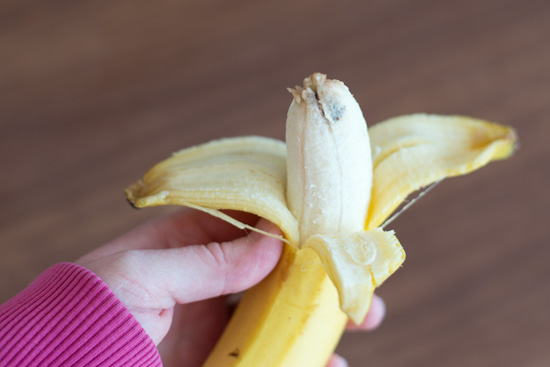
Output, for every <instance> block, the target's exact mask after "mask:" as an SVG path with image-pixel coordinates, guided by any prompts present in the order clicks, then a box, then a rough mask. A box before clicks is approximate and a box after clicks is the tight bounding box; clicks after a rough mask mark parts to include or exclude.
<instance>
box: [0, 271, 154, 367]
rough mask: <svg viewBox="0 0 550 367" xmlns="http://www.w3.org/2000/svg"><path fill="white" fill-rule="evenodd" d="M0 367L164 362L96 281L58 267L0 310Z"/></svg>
mask: <svg viewBox="0 0 550 367" xmlns="http://www.w3.org/2000/svg"><path fill="white" fill-rule="evenodd" d="M0 366H3V367H8V366H18V367H27V366H51V367H57V366H87V367H95V366H101V367H110V366H112V367H115V366H116V367H119V366H132V367H133V366H136V367H138V366H139V367H152V366H155V367H158V366H162V362H161V361H160V357H159V355H158V352H157V349H156V347H155V345H154V344H153V342H152V341H151V339H150V338H149V336H148V335H147V334H146V333H145V331H144V330H143V328H142V327H141V326H140V325H139V323H138V322H137V321H136V320H135V319H134V317H133V316H132V315H131V314H130V312H129V311H128V310H127V309H126V308H125V307H124V306H123V305H122V303H121V302H120V301H119V300H118V298H117V297H116V296H115V295H114V294H113V293H112V292H111V290H110V289H109V288H108V287H107V285H106V284H105V283H103V281H102V280H101V279H100V278H99V277H98V276H96V275H95V274H94V273H92V272H91V271H89V270H88V269H86V268H84V267H82V266H80V265H76V264H71V263H61V264H57V265H55V266H53V267H51V268H50V269H48V270H46V271H45V272H44V273H42V274H41V275H40V276H39V277H38V278H37V279H36V280H35V281H34V282H33V283H32V284H31V285H30V286H28V287H27V288H26V289H25V290H23V291H22V292H21V293H19V294H18V295H17V296H15V297H14V298H12V299H10V300H9V301H8V302H6V303H5V304H3V305H1V306H0Z"/></svg>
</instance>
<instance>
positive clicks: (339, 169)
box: [286, 73, 372, 243]
mask: <svg viewBox="0 0 550 367" xmlns="http://www.w3.org/2000/svg"><path fill="white" fill-rule="evenodd" d="M290 91H291V93H292V94H293V96H294V99H293V101H292V103H291V105H290V108H289V110H288V117H287V123H286V146H287V151H288V156H287V172H288V177H287V182H288V183H287V199H288V205H289V208H290V210H291V211H292V213H293V214H294V216H295V217H296V219H297V220H298V224H299V230H300V239H301V242H302V243H303V242H305V241H307V240H308V238H309V237H310V236H312V235H316V234H326V233H353V232H357V231H361V230H363V226H364V223H365V219H366V216H367V210H368V207H369V201H370V193H371V186H372V160H371V156H370V143H369V135H368V134H367V124H366V122H365V119H364V118H363V114H362V112H361V108H360V107H359V105H358V104H357V102H356V101H355V98H353V96H352V95H351V93H350V92H349V90H348V88H347V87H346V86H345V85H344V83H342V82H340V81H338V80H327V79H326V76H325V75H323V74H318V73H316V74H313V75H311V76H310V77H309V78H306V79H305V80H304V86H303V87H296V88H295V89H292V90H290Z"/></svg>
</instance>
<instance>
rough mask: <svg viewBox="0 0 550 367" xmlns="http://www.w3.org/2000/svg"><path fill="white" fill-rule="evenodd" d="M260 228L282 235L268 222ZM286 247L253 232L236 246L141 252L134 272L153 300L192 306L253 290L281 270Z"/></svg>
mask: <svg viewBox="0 0 550 367" xmlns="http://www.w3.org/2000/svg"><path fill="white" fill-rule="evenodd" d="M257 228H258V229H261V230H263V231H266V232H269V233H273V234H280V231H279V229H278V228H277V227H276V226H275V225H274V224H272V223H270V222H268V221H267V220H265V219H262V220H260V221H259V222H258V225H257ZM282 246H283V244H282V241H281V240H279V239H276V238H273V237H268V236H264V235H262V234H259V233H256V232H253V233H252V234H250V235H247V236H245V237H241V238H238V239H236V240H234V241H231V242H221V243H220V242H212V243H209V244H207V245H191V246H185V247H180V248H173V249H166V250H141V251H137V252H138V254H136V257H137V259H134V260H137V262H138V264H136V265H137V266H135V267H134V269H136V270H138V272H139V275H138V274H136V276H139V278H141V279H142V280H141V284H142V287H143V288H145V289H146V290H148V293H149V294H157V295H161V298H165V297H166V296H169V297H170V298H171V299H172V300H173V301H174V302H176V303H189V302H194V301H199V300H203V299H207V298H212V297H217V296H220V295H223V294H228V293H236V292H240V291H243V290H245V289H247V288H250V287H252V286H253V285H255V284H256V283H258V282H259V281H260V280H262V279H263V278H264V277H265V276H266V275H267V274H269V273H270V272H271V270H272V269H273V268H274V267H275V265H276V264H277V261H278V260H279V257H280V255H281V251H282ZM152 290H154V291H152ZM159 293H160V294H159Z"/></svg>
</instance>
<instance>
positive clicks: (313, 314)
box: [126, 73, 516, 367]
mask: <svg viewBox="0 0 550 367" xmlns="http://www.w3.org/2000/svg"><path fill="white" fill-rule="evenodd" d="M290 91H291V93H292V95H293V101H292V103H291V106H290V109H289V111H288V116H287V133H286V145H285V143H283V142H281V141H278V140H275V139H269V138H263V137H254V136H252V137H242V138H231V139H221V140H217V141H213V142H210V143H206V144H203V145H199V146H196V147H192V148H188V149H184V150H182V151H180V152H178V153H175V154H174V155H173V156H172V157H170V158H168V159H166V160H165V161H163V162H161V163H159V164H157V165H156V166H155V167H153V168H152V169H151V170H149V171H148V172H147V173H146V174H145V175H144V176H143V178H142V179H141V180H139V181H138V182H136V183H134V184H133V185H131V186H130V187H128V188H127V189H126V195H127V198H128V200H129V201H130V203H131V204H132V205H133V206H135V207H139V208H141V207H147V206H155V205H167V204H176V205H183V206H187V207H191V208H194V209H198V210H202V211H205V212H207V213H210V214H212V215H214V216H217V217H219V218H222V219H224V220H226V221H228V222H230V223H232V224H234V225H236V226H238V227H240V228H249V229H251V230H256V229H255V228H251V227H248V226H247V225H246V224H244V223H241V222H238V221H236V220H235V219H233V218H231V217H229V216H228V215H226V214H224V213H223V212H222V211H220V210H223V209H234V210H241V211H247V212H250V213H254V214H256V215H258V216H260V217H264V218H266V219H268V220H270V221H271V222H273V223H275V224H276V225H277V226H279V228H280V229H281V231H282V232H283V235H284V237H283V238H281V239H282V240H283V241H284V242H285V243H286V245H285V249H284V251H283V255H282V257H281V260H280V261H279V263H278V265H277V267H276V268H275V269H274V271H273V272H272V273H271V274H270V275H269V276H268V277H267V278H266V279H264V280H263V281H262V282H261V283H259V284H258V285H256V286H255V287H253V288H252V289H250V290H249V291H247V292H246V293H245V295H244V298H243V300H242V301H241V303H240V305H239V307H238V308H237V310H236V312H235V314H234V316H233V318H232V319H231V321H230V323H229V325H228V326H227V328H226V330H225V332H224V334H223V335H222V337H221V339H220V341H219V342H218V344H217V345H216V347H215V349H214V350H213V352H212V353H211V355H210V357H209V358H208V360H207V361H206V364H205V366H211V367H224V366H250V367H258V366H271V367H276V366H281V367H283V366H286V367H294V366H300V367H302V366H311V367H321V366H324V364H325V363H326V362H327V360H328V358H329V356H330V354H331V353H332V351H333V350H334V348H335V347H336V344H337V343H338V341H339V339H340V336H341V334H342V332H343V330H344V326H345V324H346V322H347V320H348V318H351V319H352V320H353V321H354V322H356V323H360V322H361V321H362V320H363V318H364V317H365V315H366V313H367V311H368V308H369V305H370V300H371V297H372V294H373V292H374V289H375V288H376V287H377V286H379V285H380V284H381V283H382V282H383V281H384V280H385V279H387V278H388V277H389V276H390V275H391V274H392V273H393V272H394V271H395V270H397V268H399V266H400V265H401V264H402V262H403V261H404V259H405V253H404V251H403V249H402V247H401V245H400V244H399V241H398V240H397V238H396V237H395V235H394V233H393V232H392V231H383V230H382V229H380V228H379V227H380V226H381V225H382V224H383V223H384V221H385V220H386V219H387V218H388V217H389V216H390V215H391V213H392V212H393V211H395V209H396V208H397V207H398V206H399V205H400V204H401V203H402V202H403V201H404V200H405V199H406V197H407V196H408V195H409V194H410V193H412V192H413V191H415V190H418V189H420V188H422V187H425V186H427V185H429V184H431V183H433V182H435V181H439V180H441V179H442V178H445V177H449V176H455V175H461V174H466V173H468V172H471V171H473V170H475V169H477V168H479V167H481V166H483V165H485V164H487V163H488V162H490V161H492V160H496V159H503V158H506V157H508V156H510V155H511V154H512V152H513V150H514V146H515V141H516V135H515V132H514V130H513V129H511V128H510V127H505V126H501V125H497V124H494V123H489V122H486V121H482V120H477V119H473V118H468V117H462V116H437V115H425V114H417V115H408V116H401V117H397V118H393V119H390V120H388V121H385V122H382V123H379V124H376V125H374V126H373V127H372V128H370V130H369V131H368V132H367V126H366V123H365V120H364V118H363V115H362V113H361V110H360V108H359V105H358V104H357V102H356V101H355V99H354V98H353V96H352V95H351V93H350V92H349V90H348V88H347V87H346V86H345V85H344V84H343V83H341V82H339V81H336V80H329V79H327V78H326V76H325V75H323V74H319V73H315V74H313V75H311V76H309V77H308V78H306V79H305V80H304V83H303V86H301V87H296V88H294V89H292V90H290ZM267 235H271V234H267Z"/></svg>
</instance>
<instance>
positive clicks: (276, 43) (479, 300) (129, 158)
mask: <svg viewBox="0 0 550 367" xmlns="http://www.w3.org/2000/svg"><path fill="white" fill-rule="evenodd" d="M316 71H320V72H324V73H327V74H328V75H329V77H331V78H336V79H340V80H342V81H344V82H345V83H346V84H347V85H348V86H349V87H350V89H351V91H352V93H354V95H355V97H356V98H357V100H358V101H359V103H360V105H361V106H362V108H363V112H364V114H365V117H366V119H367V122H368V123H369V124H374V123H376V122H379V121H382V120H384V119H387V118H389V117H392V116H396V115H400V114H408V113H413V112H429V113H440V114H461V115H470V116H475V117H480V118H484V119H487V120H492V121H497V122H500V123H504V124H508V125H512V126H514V127H515V128H516V129H517V131H518V134H519V137H520V143H521V147H520V149H519V150H518V152H517V153H516V155H515V156H514V157H513V158H512V159H510V160H508V161H502V162H496V163H493V164H491V165H489V166H488V167H486V168H484V169H482V170H481V171H478V172H475V173H473V174H471V175H468V176H465V177H460V178H456V179H449V180H446V181H444V182H443V183H442V184H440V185H439V186H438V187H436V188H435V189H434V190H433V191H432V192H430V194H429V195H427V196H426V197H425V198H423V199H422V200H420V201H419V202H418V203H417V204H415V205H414V206H413V207H412V208H411V209H410V210H408V211H407V212H406V213H405V214H403V215H402V216H401V217H400V218H399V219H397V220H396V221H395V222H393V223H392V227H393V229H395V230H396V232H397V235H398V237H399V239H400V240H401V243H402V244H403V246H404V248H405V250H406V251H407V260H406V262H405V264H404V266H403V267H402V268H401V269H400V270H399V271H398V272H397V273H396V274H395V275H394V276H393V277H392V278H390V279H389V280H388V281H387V282H386V283H385V285H384V286H383V287H382V288H381V289H380V290H379V294H380V295H381V296H382V297H384V298H385V300H386V303H387V307H388V314H387V319H386V321H385V323H384V324H383V325H382V327H381V328H380V329H379V330H377V331H375V332H372V333H369V334H349V335H346V336H345V337H344V339H343V341H342V343H341V344H340V346H339V352H340V353H341V354H342V355H344V356H345V357H346V358H347V359H348V360H349V362H350V364H351V365H352V366H367V365H369V366H370V365H373V366H374V365H376V366H385V367H390V366H392V367H393V366H549V365H550V349H549V348H548V341H549V340H550V313H549V312H548V310H549V308H550V266H549V265H548V264H549V261H548V260H549V258H550V246H549V241H550V226H549V225H548V220H549V218H550V217H549V215H548V207H549V204H550V190H549V189H550V164H549V160H550V144H549V143H548V139H549V138H550V124H549V122H548V121H549V118H550V2H548V1H544V0H541V1H536V0H525V1H509V0H478V1H437V0H417V1H406V0H388V1H363V2H330V1H326V2H324V1H289V0H281V1H272V2H259V1H246V0H244V1H232V2H227V1H221V0H206V1H204V0H203V1H197V0H187V1H175V0H159V1H155V2H148V1H141V0H134V1H125V0H122V1H116V2H113V1H88V0H81V1H65V0H59V1H55V0H46V1H36V0H18V1H11V0H8V1H2V2H0V151H1V154H0V167H1V172H2V173H1V179H0V203H1V204H0V250H1V252H0V255H1V256H0V302H4V301H5V300H7V299H9V298H10V297H12V296H13V295H15V294H16V293H17V292H18V291H19V290H21V289H22V288H24V287H25V286H26V285H27V284H28V283H29V282H30V281H31V280H32V279H34V277H36V276H37V275H38V274H39V273H40V272H42V271H43V270H45V269H46V268H48V267H49V266H51V265H52V264H54V263H56V262H60V261H73V260H75V259H76V258H78V257H79V256H81V255H83V254H85V253H86V252H88V251H90V250H91V249H93V248H95V247H97V246H99V245H101V244H103V243H104V242H106V241H108V240H110V239H112V238H114V237H116V236H117V235H120V234H122V233H124V232H126V231H127V230H129V229H130V228H132V227H134V226H136V225H137V224H139V223H142V222H144V221H145V220H147V219H149V218H153V217H156V216H159V215H161V214H164V213H167V212H171V211H174V210H175V209H174V208H152V209H147V210H140V211H136V210H132V209H131V208H130V206H129V205H128V204H127V203H126V201H125V198H124V195H123V189H124V188H125V187H126V186H128V185H129V184H131V183H132V182H134V181H135V180H137V179H138V178H139V177H140V176H141V175H142V174H143V173H144V172H145V171H146V170H147V169H149V168H150V167H151V166H152V165H153V164H154V163H156V162H158V161H160V160H162V159H163V158H165V157H167V156H168V155H170V154H171V153H172V152H174V151H176V150H179V149H181V148H183V147H187V146H189V145H192V144H197V143H201V142H205V141H208V140H211V139H214V138H219V137H224V136H237V135H251V134H258V135H265V136H270V137H275V138H281V139H282V138H283V137H284V123H285V118H286V111H287V108H288V105H289V103H290V101H291V97H290V95H289V93H288V92H287V90H286V88H287V87H292V86H294V85H296V84H300V83H301V81H302V79H303V78H304V77H306V76H307V75H309V74H311V73H312V72H316Z"/></svg>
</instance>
